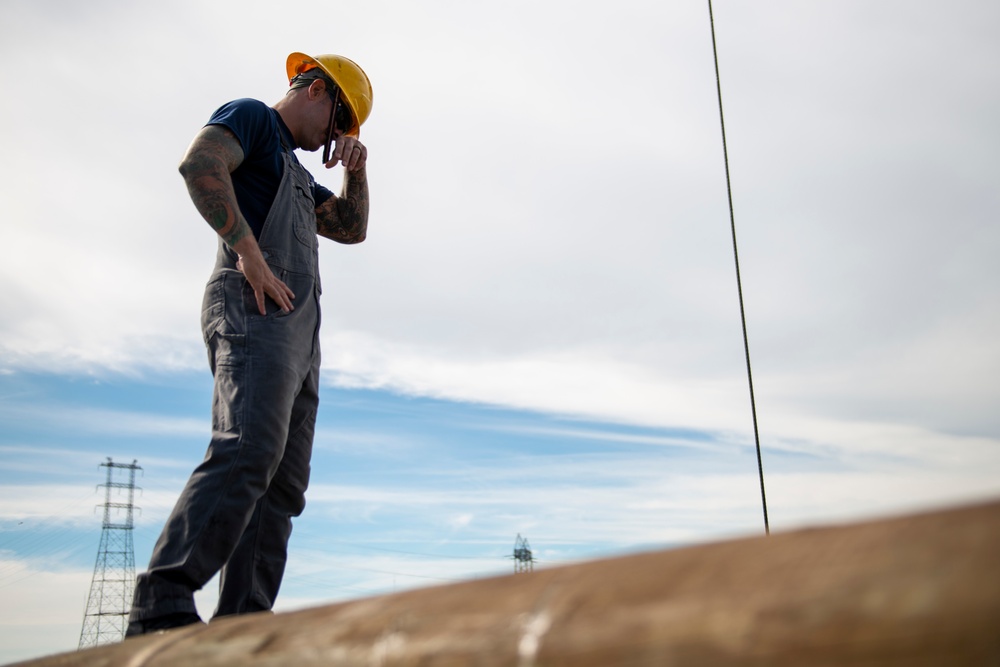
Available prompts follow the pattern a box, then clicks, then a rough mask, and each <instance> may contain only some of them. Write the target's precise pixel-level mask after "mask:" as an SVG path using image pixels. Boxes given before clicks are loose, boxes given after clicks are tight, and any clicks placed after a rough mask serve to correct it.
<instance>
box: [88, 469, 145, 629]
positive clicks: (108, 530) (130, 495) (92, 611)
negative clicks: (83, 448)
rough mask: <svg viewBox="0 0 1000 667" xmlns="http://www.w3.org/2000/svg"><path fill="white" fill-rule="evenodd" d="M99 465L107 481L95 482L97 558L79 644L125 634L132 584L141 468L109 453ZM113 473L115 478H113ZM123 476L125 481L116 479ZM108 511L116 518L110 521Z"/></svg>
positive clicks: (133, 581)
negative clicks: (99, 519)
mask: <svg viewBox="0 0 1000 667" xmlns="http://www.w3.org/2000/svg"><path fill="white" fill-rule="evenodd" d="M101 467H102V468H107V469H108V477H107V481H106V482H105V483H104V484H101V485H100V486H98V488H101V487H104V505H103V508H104V522H103V524H102V526H101V545H100V546H99V547H98V549H97V562H96V563H95V564H94V578H93V580H92V581H91V582H90V595H88V596H87V611H86V612H84V615H83V630H81V631H80V646H79V648H87V647H88V646H99V645H101V644H111V643H115V642H120V641H121V640H122V639H124V638H125V629H126V627H127V625H128V612H129V608H130V607H131V606H132V592H133V589H134V587H135V552H134V550H133V548H132V515H133V512H134V511H135V507H134V506H133V504H132V501H133V500H134V498H135V489H136V486H135V472H136V471H137V470H142V468H140V467H139V466H137V465H136V462H135V461H132V463H115V462H114V461H112V460H111V458H110V457H109V458H108V462H107V463H102V464H101ZM115 473H117V479H118V480H119V481H115V479H116V474H115ZM126 476H127V479H128V481H127V482H124V481H120V480H121V479H122V478H123V477H126ZM112 489H114V490H115V492H116V496H117V497H118V499H121V498H120V496H122V495H123V494H124V496H125V499H126V500H127V502H111V490H112ZM98 507H101V506H100V505H99V506H98ZM112 513H114V518H115V519H116V520H117V522H115V521H112ZM122 515H124V516H122Z"/></svg>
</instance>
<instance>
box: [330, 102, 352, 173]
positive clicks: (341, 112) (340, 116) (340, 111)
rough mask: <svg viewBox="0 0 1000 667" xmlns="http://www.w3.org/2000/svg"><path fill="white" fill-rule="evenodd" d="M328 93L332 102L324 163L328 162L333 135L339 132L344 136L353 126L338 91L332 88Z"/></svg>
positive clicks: (349, 112)
mask: <svg viewBox="0 0 1000 667" xmlns="http://www.w3.org/2000/svg"><path fill="white" fill-rule="evenodd" d="M329 93H330V99H332V100H333V108H332V109H330V125H329V126H328V127H327V130H326V145H325V146H324V147H323V162H324V163H327V162H329V161H330V147H331V146H332V145H333V139H334V133H335V132H336V131H337V130H340V133H341V134H345V133H346V132H347V131H348V130H349V129H351V125H353V124H354V117H353V116H352V115H351V109H350V107H348V106H347V105H346V104H345V103H344V102H343V101H342V100H341V99H340V89H339V88H337V87H336V86H334V87H333V89H332V90H330V91H329Z"/></svg>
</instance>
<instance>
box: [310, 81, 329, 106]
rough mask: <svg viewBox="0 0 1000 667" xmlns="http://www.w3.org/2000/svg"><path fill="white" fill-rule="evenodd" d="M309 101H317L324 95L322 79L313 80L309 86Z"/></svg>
mask: <svg viewBox="0 0 1000 667" xmlns="http://www.w3.org/2000/svg"><path fill="white" fill-rule="evenodd" d="M308 91H309V99H310V100H313V101H315V100H318V99H320V98H322V97H323V96H324V95H326V81H323V79H313V82H312V83H310V84H309V88H308Z"/></svg>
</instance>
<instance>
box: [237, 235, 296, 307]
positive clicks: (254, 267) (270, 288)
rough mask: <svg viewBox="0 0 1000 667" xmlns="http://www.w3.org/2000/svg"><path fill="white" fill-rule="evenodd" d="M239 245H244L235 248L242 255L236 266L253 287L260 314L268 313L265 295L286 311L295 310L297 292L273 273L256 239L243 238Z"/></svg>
mask: <svg viewBox="0 0 1000 667" xmlns="http://www.w3.org/2000/svg"><path fill="white" fill-rule="evenodd" d="M244 241H252V242H253V243H252V244H251V243H244ZM237 245H239V246H242V247H240V248H235V250H236V252H238V253H239V255H240V259H239V261H238V262H236V268H237V269H239V270H240V271H242V272H243V275H244V276H245V277H246V279H247V282H248V283H250V286H251V287H253V294H254V297H255V298H256V299H257V309H258V310H259V311H260V314H261V315H266V314H267V310H266V309H265V307H264V302H265V295H266V296H269V297H271V298H272V299H274V302H275V303H276V304H278V307H279V308H281V310H283V311H284V312H286V313H287V312H290V311H292V310H295V306H293V305H292V299H294V298H295V294H293V293H292V290H291V289H290V288H289V287H288V285H286V284H285V283H283V282H282V281H281V280H279V279H278V277H277V276H275V275H274V274H273V273H271V267H269V266H268V265H267V262H266V261H265V260H264V255H262V254H261V252H260V247H259V246H258V245H257V242H256V240H255V239H254V238H253V237H249V238H248V239H243V240H241V241H240V243H238V244H237Z"/></svg>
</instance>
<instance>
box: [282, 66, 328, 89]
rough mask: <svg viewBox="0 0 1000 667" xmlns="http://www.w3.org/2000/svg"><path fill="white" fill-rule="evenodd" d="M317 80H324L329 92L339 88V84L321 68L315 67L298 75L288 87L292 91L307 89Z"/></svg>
mask: <svg viewBox="0 0 1000 667" xmlns="http://www.w3.org/2000/svg"><path fill="white" fill-rule="evenodd" d="M316 79H320V80H322V81H323V82H324V83H325V84H326V89H327V90H333V89H334V88H336V87H337V84H336V83H335V82H334V81H333V80H332V79H330V77H329V76H327V75H326V72H324V71H323V70H322V69H320V68H319V67H313V68H312V69H309V70H306V71H305V72H302V73H300V74H296V75H295V77H294V78H293V79H292V80H291V81H289V82H288V86H289V89H290V90H295V89H296V88H305V87H306V86H308V85H311V84H312V82H313V81H315V80H316Z"/></svg>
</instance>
